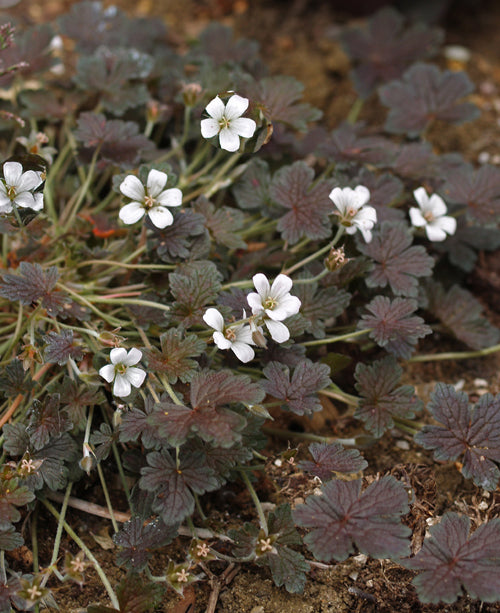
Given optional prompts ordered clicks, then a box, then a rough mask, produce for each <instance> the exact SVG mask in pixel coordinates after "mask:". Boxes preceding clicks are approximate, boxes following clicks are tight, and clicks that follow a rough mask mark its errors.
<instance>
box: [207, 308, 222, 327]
mask: <svg viewBox="0 0 500 613" xmlns="http://www.w3.org/2000/svg"><path fill="white" fill-rule="evenodd" d="M203 321H204V322H205V323H206V324H207V325H209V326H210V327H211V328H213V329H214V330H218V331H219V332H222V330H223V329H224V317H222V314H221V312H220V311H218V310H217V309H214V308H210V309H207V310H206V311H205V313H204V314H203Z"/></svg>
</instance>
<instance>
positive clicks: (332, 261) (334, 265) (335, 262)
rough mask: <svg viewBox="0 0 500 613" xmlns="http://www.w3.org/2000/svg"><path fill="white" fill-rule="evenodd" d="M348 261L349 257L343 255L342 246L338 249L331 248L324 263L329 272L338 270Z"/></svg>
mask: <svg viewBox="0 0 500 613" xmlns="http://www.w3.org/2000/svg"><path fill="white" fill-rule="evenodd" d="M348 261H349V259H348V258H346V257H345V252H344V247H343V246H342V247H339V248H338V249H331V250H330V253H329V254H328V257H327V258H326V259H325V262H324V263H325V268H327V269H328V270H329V271H330V272H334V271H336V270H340V269H341V268H342V267H343V266H345V264H347V262H348Z"/></svg>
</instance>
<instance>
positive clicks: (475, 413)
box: [415, 383, 500, 490]
mask: <svg viewBox="0 0 500 613" xmlns="http://www.w3.org/2000/svg"><path fill="white" fill-rule="evenodd" d="M427 408H428V410H429V411H430V413H431V414H432V416H433V417H434V418H435V419H436V421H438V422H439V423H441V424H443V425H442V426H431V425H426V426H424V427H423V428H422V430H421V431H420V432H419V433H418V434H416V435H415V440H416V441H417V443H419V444H420V445H422V446H423V447H425V448H426V449H432V450H434V457H435V458H436V460H445V461H454V460H457V459H458V458H462V459H461V462H462V465H463V466H462V473H463V475H464V477H466V478H467V479H472V480H473V481H474V483H475V484H476V485H477V486H478V487H482V488H484V489H487V490H494V489H495V488H496V486H497V483H498V480H499V479H500V469H499V468H498V465H497V463H498V462H500V394H497V395H496V396H492V395H491V394H485V395H484V396H481V398H480V399H479V401H478V402H477V403H476V404H475V405H474V406H471V405H469V402H468V398H467V394H465V393H464V392H457V391H456V390H455V388H454V387H453V386H452V385H445V384H444V383H438V384H437V385H436V389H435V391H434V392H433V394H432V395H431V402H430V403H429V405H428V406H427ZM462 456H463V457H462Z"/></svg>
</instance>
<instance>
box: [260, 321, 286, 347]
mask: <svg viewBox="0 0 500 613" xmlns="http://www.w3.org/2000/svg"><path fill="white" fill-rule="evenodd" d="M265 324H266V327H267V329H268V330H269V334H270V335H271V338H272V339H273V341H274V342H276V343H284V342H285V341H287V340H288V339H289V338H290V330H289V329H288V328H287V327H286V326H285V324H282V323H281V322H280V321H273V320H272V319H266V321H265Z"/></svg>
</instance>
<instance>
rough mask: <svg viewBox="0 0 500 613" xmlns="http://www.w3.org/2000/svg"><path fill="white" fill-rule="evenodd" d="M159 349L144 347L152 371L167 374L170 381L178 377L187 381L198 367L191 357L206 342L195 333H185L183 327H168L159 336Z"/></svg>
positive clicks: (204, 346)
mask: <svg viewBox="0 0 500 613" xmlns="http://www.w3.org/2000/svg"><path fill="white" fill-rule="evenodd" d="M160 346H161V351H159V350H158V349H156V348H155V347H152V348H151V349H144V350H143V353H144V357H145V359H146V360H147V363H148V366H149V368H150V369H151V370H152V371H153V372H157V373H161V374H164V375H166V376H167V378H168V380H169V382H170V383H177V380H178V379H180V380H181V381H182V382H183V383H188V382H189V381H191V379H192V378H193V375H194V373H195V372H196V370H197V368H198V363H197V362H196V361H195V360H193V359H192V358H194V357H198V356H199V355H201V354H202V353H203V352H204V351H205V350H206V348H207V345H206V343H205V342H204V341H203V340H201V339H199V338H198V337H197V335H196V334H185V332H184V330H183V328H169V329H168V330H167V331H166V332H164V333H163V334H162V335H161V336H160Z"/></svg>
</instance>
